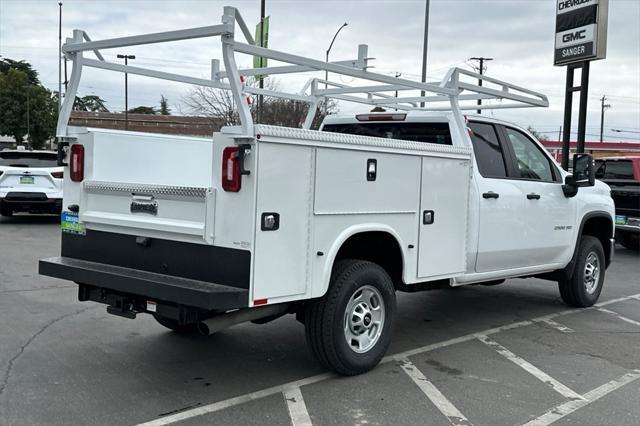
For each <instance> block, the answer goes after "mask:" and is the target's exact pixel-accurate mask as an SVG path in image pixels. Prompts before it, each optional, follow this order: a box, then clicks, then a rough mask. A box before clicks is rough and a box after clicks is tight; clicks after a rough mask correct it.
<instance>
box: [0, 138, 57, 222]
mask: <svg viewBox="0 0 640 426" xmlns="http://www.w3.org/2000/svg"><path fill="white" fill-rule="evenodd" d="M63 173H64V168H63V167H59V166H58V162H57V155H56V153H55V152H51V151H25V150H22V151H21V150H17V151H2V152H0V214H2V216H11V215H12V214H13V213H16V212H27V213H54V214H60V211H61V210H62V180H63V179H62V178H63Z"/></svg>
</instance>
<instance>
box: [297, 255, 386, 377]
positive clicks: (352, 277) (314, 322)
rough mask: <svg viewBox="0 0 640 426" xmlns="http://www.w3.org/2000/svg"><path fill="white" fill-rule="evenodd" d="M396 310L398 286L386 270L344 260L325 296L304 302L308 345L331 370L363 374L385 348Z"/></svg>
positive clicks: (379, 357) (378, 360)
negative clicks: (396, 286)
mask: <svg viewBox="0 0 640 426" xmlns="http://www.w3.org/2000/svg"><path fill="white" fill-rule="evenodd" d="M395 313H396V296H395V288H394V286H393V283H392V281H391V278H389V275H388V274H387V272H386V271H385V270H384V269H383V268H381V267H380V266H378V265H376V264H375V263H372V262H367V261H363V260H343V261H340V263H338V264H337V265H336V267H335V269H334V271H333V273H332V276H331V283H330V286H329V290H328V291H327V293H326V294H325V296H324V297H322V298H320V299H315V300H312V301H310V302H309V303H308V304H307V306H306V312H305V329H306V335H307V343H308V345H309V347H310V348H311V350H312V352H313V353H314V355H315V356H316V358H317V359H318V360H319V361H320V362H321V363H322V364H323V365H324V366H325V367H327V368H328V369H330V370H333V371H335V372H337V373H339V374H344V375H355V374H360V373H364V372H366V371H369V370H371V369H372V368H374V367H375V366H376V365H377V364H378V363H379V362H380V360H381V359H382V357H383V356H384V354H385V352H386V351H387V348H388V347H389V343H390V342H391V335H392V333H393V325H394V322H395Z"/></svg>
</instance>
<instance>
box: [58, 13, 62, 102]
mask: <svg viewBox="0 0 640 426" xmlns="http://www.w3.org/2000/svg"><path fill="white" fill-rule="evenodd" d="M61 108H62V2H61V1H60V2H58V111H60V109H61Z"/></svg>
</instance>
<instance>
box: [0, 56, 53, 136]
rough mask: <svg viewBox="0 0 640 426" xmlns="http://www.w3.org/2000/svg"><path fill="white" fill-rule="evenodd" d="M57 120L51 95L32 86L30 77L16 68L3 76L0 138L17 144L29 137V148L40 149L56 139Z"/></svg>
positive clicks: (0, 85) (0, 75)
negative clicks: (4, 137) (2, 136)
mask: <svg viewBox="0 0 640 426" xmlns="http://www.w3.org/2000/svg"><path fill="white" fill-rule="evenodd" d="M29 67H30V66H29ZM57 118H58V108H57V104H56V100H55V98H54V97H53V95H52V93H51V91H49V90H48V89H46V88H45V87H43V86H41V85H35V84H31V83H30V77H29V75H28V74H27V73H25V72H23V71H20V70H18V69H16V68H14V67H11V68H8V71H7V72H6V73H2V72H0V134H2V135H9V136H13V138H14V139H15V140H16V142H17V143H22V142H23V140H24V137H25V136H26V135H29V143H30V147H31V148H36V149H37V148H40V147H42V146H43V145H44V144H45V142H46V141H47V140H49V139H50V138H51V137H52V136H53V135H54V132H55V125H56V121H57Z"/></svg>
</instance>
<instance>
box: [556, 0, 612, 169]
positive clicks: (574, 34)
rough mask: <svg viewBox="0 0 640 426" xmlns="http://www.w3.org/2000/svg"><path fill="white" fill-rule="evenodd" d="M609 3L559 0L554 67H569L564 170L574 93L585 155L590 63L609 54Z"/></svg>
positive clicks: (579, 145)
mask: <svg viewBox="0 0 640 426" xmlns="http://www.w3.org/2000/svg"><path fill="white" fill-rule="evenodd" d="M608 10H609V0H557V4H556V43H555V50H554V62H553V63H554V65H557V66H564V65H566V66H567V84H566V89H565V101H564V125H563V129H564V132H563V135H562V167H563V168H564V169H565V170H567V169H568V168H569V151H570V143H571V110H572V104H573V93H574V92H580V108H579V111H578V139H577V146H576V152H580V153H581V152H584V138H585V128H586V121H587V97H588V93H589V63H590V61H593V60H597V59H604V58H605V57H606V54H607V15H608ZM576 69H580V70H581V75H580V86H577V87H574V86H573V80H574V74H575V70H576Z"/></svg>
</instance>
